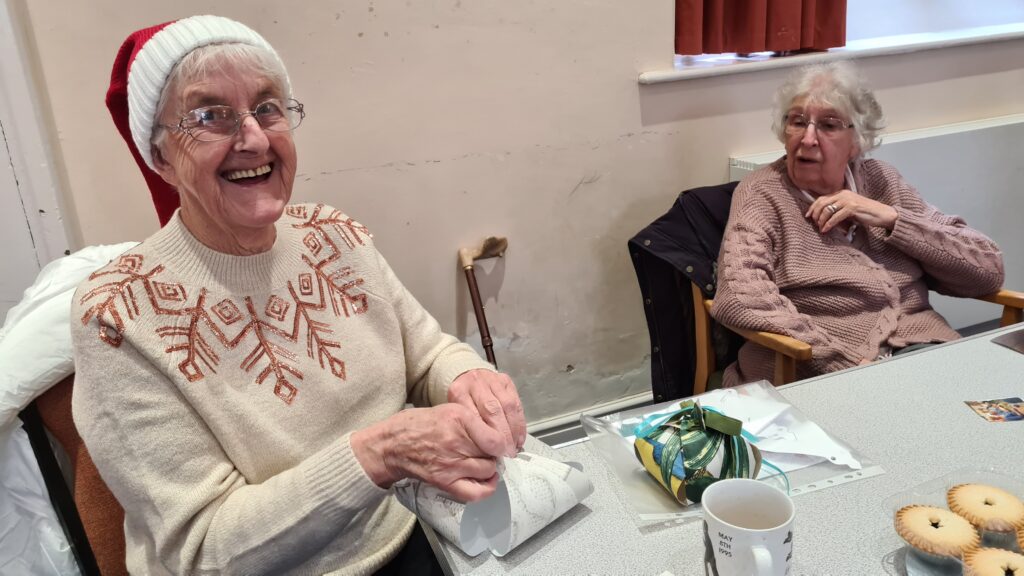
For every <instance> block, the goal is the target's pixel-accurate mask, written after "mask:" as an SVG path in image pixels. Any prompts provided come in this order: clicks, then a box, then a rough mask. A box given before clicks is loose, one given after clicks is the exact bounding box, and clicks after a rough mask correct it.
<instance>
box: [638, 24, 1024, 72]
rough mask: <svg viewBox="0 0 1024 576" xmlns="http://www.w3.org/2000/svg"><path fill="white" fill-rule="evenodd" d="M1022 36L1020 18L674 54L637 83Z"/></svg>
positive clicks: (1023, 36) (1023, 25)
mask: <svg viewBox="0 0 1024 576" xmlns="http://www.w3.org/2000/svg"><path fill="white" fill-rule="evenodd" d="M1019 38H1024V22H1016V23H1013V24H1001V25H999V26H982V27H979V28H966V29H963V30H950V31H945V32H931V33H925V34H906V35H902V36H884V37H880V38H867V39H863V40H851V41H850V42H848V43H847V45H846V46H843V47H841V48H832V49H831V50H829V51H827V52H812V53H807V54H796V55H793V56H772V55H771V54H772V53H771V52H762V53H759V54H753V55H751V56H749V57H745V58H744V57H739V56H737V55H735V54H706V55H702V56H683V57H679V56H677V57H676V58H677V61H676V65H675V67H673V68H671V69H667V70H651V71H649V72H642V73H641V74H640V79H639V81H640V84H661V83H663V82H675V81H677V80H689V79H691V78H707V77H709V76H721V75H724V74H740V73H744V72H758V71H762V70H772V69H775V68H789V67H792V66H802V65H804V64H812V63H817V62H831V61H834V60H848V59H852V58H864V57H868V56H885V55H890V54H905V53H909V52H917V51H920V50H933V49H936V48H951V47H953V46H963V45H968V44H983V43H987V42H1001V41H1005V40H1017V39H1019Z"/></svg>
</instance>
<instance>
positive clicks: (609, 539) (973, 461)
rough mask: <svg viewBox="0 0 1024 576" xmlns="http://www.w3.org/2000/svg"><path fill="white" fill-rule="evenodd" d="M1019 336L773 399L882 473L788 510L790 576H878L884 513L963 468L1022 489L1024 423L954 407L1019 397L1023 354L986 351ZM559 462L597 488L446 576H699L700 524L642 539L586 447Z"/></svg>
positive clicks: (932, 351) (462, 559)
mask: <svg viewBox="0 0 1024 576" xmlns="http://www.w3.org/2000/svg"><path fill="white" fill-rule="evenodd" d="M1019 329H1021V326H1020V325H1018V326H1016V327H1010V328H1005V329H999V330H995V331H992V332H987V333H985V334H980V335H977V336H974V337H972V338H967V339H964V340H959V341H957V342H952V343H948V344H943V345H939V346H934V347H931V348H927V349H925V350H921V351H918V352H914V353H910V354H906V355H903V356H900V357H897V358H894V359H891V360H887V361H884V362H877V363H875V364H873V365H870V366H865V367H858V368H851V369H849V370H844V371H842V372H837V373H834V374H830V375H827V376H821V377H818V378H813V379H809V380H804V381H801V382H797V383H794V384H790V385H787V386H784V387H780V388H779V391H780V392H781V393H782V395H783V396H785V397H786V399H787V400H789V402H791V403H792V404H793V405H795V406H796V407H798V408H799V409H800V410H801V411H802V412H803V413H804V414H806V415H807V416H808V417H809V418H811V419H812V420H814V421H816V422H818V423H819V424H821V425H822V426H824V427H825V428H826V429H827V430H828V431H829V432H832V433H834V434H835V435H836V436H838V437H839V438H841V439H843V440H844V441H845V442H847V443H848V444H850V445H851V446H853V447H854V448H855V449H857V450H858V451H860V452H861V453H862V454H864V455H865V456H866V457H867V458H869V459H870V460H871V461H873V462H874V463H876V464H879V465H881V466H882V467H883V468H884V469H885V470H886V473H885V474H883V475H881V476H877V477H873V478H866V479H863V480H859V481H856V482H852V483H849V484H844V485H842V486H836V487H832V488H829V489H827V490H821V491H817V492H811V493H807V494H801V495H798V496H796V497H795V498H794V503H795V504H796V507H797V517H796V521H795V522H796V523H795V529H794V557H793V574H794V575H801V574H807V575H814V576H822V575H843V574H850V575H858V576H863V575H871V574H881V575H884V574H887V573H888V571H887V568H886V567H885V565H884V562H886V561H887V560H888V561H889V562H891V561H892V556H893V553H894V551H895V550H896V549H897V548H898V547H899V546H898V542H899V540H898V538H895V539H894V534H893V529H892V512H891V510H887V509H886V507H885V504H884V502H885V500H886V499H887V498H890V497H891V496H893V495H894V494H897V493H899V492H902V491H904V490H907V489H908V488H911V487H913V486H916V485H918V484H921V483H924V482H927V481H930V480H933V479H935V478H938V477H942V476H945V475H947V474H950V473H953V472H955V471H957V470H960V469H965V468H967V469H978V468H984V469H988V468H992V469H994V470H996V471H998V472H1000V473H1002V474H1005V475H1007V476H1011V477H1015V478H1018V479H1021V480H1022V481H1024V421H1020V422H999V423H992V422H987V421H985V420H984V419H982V418H981V417H979V416H978V415H977V414H975V413H974V412H973V411H972V410H971V409H970V408H968V407H967V406H966V405H965V404H964V401H965V400H990V399H995V398H1006V397H1014V396H1017V397H1024V354H1019V353H1017V352H1014V351H1012V350H1009V349H1007V348H1004V347H1002V346H999V345H997V344H993V343H991V342H989V341H990V340H991V339H992V338H993V337H995V336H998V335H999V334H1002V333H1004V332H1007V331H1012V330H1019ZM557 457H558V458H560V459H562V460H565V461H578V462H581V463H582V464H583V465H584V470H585V471H586V472H587V473H588V474H589V475H590V477H591V479H592V480H593V482H594V485H595V490H594V493H593V494H592V495H591V496H589V497H588V498H587V499H586V500H584V502H583V503H582V504H581V505H579V506H577V507H576V508H574V509H573V510H570V511H569V512H568V513H566V514H565V515H564V516H563V517H562V518H559V519H558V520H556V521H555V522H554V523H552V524H551V525H550V526H548V527H547V528H546V529H544V530H543V531H541V532H540V533H539V534H537V535H535V536H534V537H533V538H531V539H530V540H528V541H527V542H525V543H523V544H522V545H521V546H520V547H519V548H517V549H515V550H513V551H512V552H511V553H509V554H508V555H507V556H505V557H504V558H496V557H494V556H493V555H491V554H489V553H484V554H481V555H480V556H478V557H476V558H469V557H467V556H465V555H464V554H462V553H461V552H460V551H459V550H458V549H457V548H455V547H454V546H451V545H448V544H443V545H442V547H443V557H441V558H440V560H441V563H442V566H444V567H445V568H446V569H451V570H452V572H453V573H456V574H650V575H652V576H653V575H660V574H663V573H665V572H670V573H672V574H675V575H689V574H704V571H703V564H702V560H703V540H702V537H701V534H700V522H699V521H689V522H687V523H684V524H675V525H672V526H668V527H666V526H664V525H656V526H646V527H643V528H640V527H638V523H637V522H635V521H634V520H633V517H634V515H633V512H632V510H631V509H630V508H629V506H628V504H627V503H626V502H625V501H624V500H623V499H622V496H621V491H620V490H621V489H620V485H619V484H618V480H617V478H615V477H614V476H613V475H612V473H611V472H610V471H609V470H607V468H606V467H605V465H604V463H603V460H601V457H600V456H598V455H597V454H596V453H595V452H594V451H593V449H592V448H591V446H590V443H589V442H582V443H578V444H573V445H570V446H566V447H564V448H561V449H559V450H558V451H557ZM887 555H888V559H886V556H887ZM446 563H447V566H445V564H446ZM889 570H891V567H890V568H889Z"/></svg>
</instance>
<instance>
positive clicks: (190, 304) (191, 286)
mask: <svg viewBox="0 0 1024 576" xmlns="http://www.w3.org/2000/svg"><path fill="white" fill-rule="evenodd" d="M108 106H109V108H110V110H111V113H112V115H113V116H114V120H115V123H116V124H117V125H118V127H119V129H120V130H121V133H122V135H123V136H124V137H125V139H126V140H127V141H128V145H129V148H130V149H131V151H132V153H133V155H134V156H135V157H136V160H137V162H138V163H139V166H140V167H141V168H142V170H143V172H144V174H145V175H146V179H147V182H148V183H149V184H150V187H151V189H152V193H153V195H154V199H155V200H156V201H157V204H158V207H161V208H164V209H167V208H168V207H169V206H172V205H173V204H174V203H175V202H177V201H178V200H179V199H180V209H179V210H177V211H174V212H170V211H165V212H164V215H165V216H169V221H167V222H166V224H165V225H164V226H163V228H162V229H161V230H159V231H158V232H156V233H155V234H153V235H152V236H151V237H149V238H148V239H147V240H145V241H144V242H142V243H141V244H140V245H138V246H137V247H136V248H133V249H132V250H131V251H130V252H128V253H125V254H124V255H122V256H120V257H119V258H117V259H115V260H114V261H113V262H111V263H110V264H109V265H107V266H106V267H105V268H102V269H100V270H99V271H97V272H95V273H94V274H92V275H91V277H90V278H89V279H88V280H87V281H86V282H85V283H83V285H82V286H80V287H79V290H78V292H77V293H76V295H75V303H74V310H73V314H74V316H73V317H74V318H75V319H76V320H77V321H73V322H72V325H73V326H77V327H76V328H75V329H74V334H73V342H74V347H75V362H76V369H77V375H76V383H75V390H74V399H73V409H74V418H75V423H76V425H77V427H78V429H79V431H80V433H81V436H82V438H83V439H84V441H85V443H86V445H87V447H88V450H89V453H90V454H91V455H92V457H93V459H94V460H95V463H96V466H97V468H98V469H99V471H100V473H101V474H102V477H103V479H104V480H105V481H106V483H107V484H108V485H109V487H110V489H111V491H112V492H113V494H114V495H115V496H116V497H117V499H118V500H119V502H120V503H121V505H122V506H123V507H124V510H125V539H126V543H127V558H126V562H127V567H128V569H129V571H131V572H132V573H134V574H165V573H174V574H196V573H204V574H206V573H230V574H263V573H266V574H285V573H301V574H322V573H328V572H334V571H344V572H346V573H349V572H351V573H360V574H368V573H373V572H375V571H383V572H384V573H406V572H407V571H408V570H410V568H409V566H412V567H413V568H416V569H422V568H425V567H429V566H430V562H431V560H432V557H431V556H430V550H429V547H427V546H425V545H424V544H425V540H423V539H422V532H419V536H418V538H420V540H419V541H418V542H417V543H416V547H417V548H416V549H417V550H419V551H420V552H421V553H423V554H425V556H427V557H426V558H423V557H421V558H415V557H411V558H410V557H409V556H404V554H414V552H409V550H410V549H411V548H412V547H413V545H412V544H409V545H408V546H407V545H406V543H407V542H408V541H409V540H410V534H412V533H413V532H414V526H415V518H414V517H413V516H412V514H410V513H409V512H408V511H406V510H405V509H404V508H402V507H401V505H399V504H397V503H396V500H395V499H394V498H393V496H392V495H391V492H390V491H389V490H388V488H389V486H391V485H392V484H393V483H394V482H396V481H398V480H400V479H403V478H418V479H422V480H424V481H426V482H428V483H431V484H433V485H436V486H438V487H441V488H443V489H445V490H447V491H448V492H449V493H450V494H452V495H453V496H455V497H456V498H459V499H463V500H478V499H481V498H484V497H486V496H487V495H489V494H491V493H492V492H493V491H494V490H495V487H496V481H497V475H496V464H497V458H499V457H501V456H503V455H511V454H514V453H515V452H516V451H517V450H519V449H520V448H521V447H522V444H523V441H524V439H525V434H526V430H525V421H524V418H523V412H522V407H521V404H520V401H519V397H518V394H517V393H516V390H515V387H514V385H513V384H512V381H511V380H510V379H509V378H508V377H507V376H504V375H501V374H498V373H496V372H494V371H493V368H491V367H490V365H489V364H487V363H486V362H484V361H483V360H481V359H480V357H479V356H478V355H477V354H476V353H475V352H473V350H472V349H471V348H469V347H468V346H466V345H465V344H462V343H460V342H458V341H457V340H456V339H455V338H453V337H452V336H449V335H446V334H444V333H442V331H441V329H440V327H439V325H438V323H437V322H436V321H435V320H434V319H433V318H432V317H431V316H430V315H429V314H428V313H427V311H426V310H424V309H423V307H422V306H420V305H419V303H417V301H416V300H415V299H414V298H413V296H412V295H411V294H410V293H409V292H408V291H407V290H406V289H405V288H404V287H403V286H402V284H401V283H400V282H399V281H398V279H397V278H396V277H395V274H394V273H393V272H392V270H391V268H389V267H388V264H387V262H385V260H384V258H383V257H381V255H380V253H378V252H377V250H376V248H374V244H373V240H372V238H371V236H370V234H369V232H368V231H367V229H366V228H365V227H364V226H362V225H360V224H359V223H358V222H356V221H355V220H353V219H352V218H350V217H349V216H346V215H345V214H342V213H341V212H339V211H338V210H336V209H334V208H330V207H327V206H323V205H288V200H289V198H290V196H291V193H292V184H293V181H294V178H295V169H296V161H297V153H296V149H295V144H294V141H293V139H292V130H293V129H294V128H296V127H297V126H298V125H299V122H300V121H301V119H302V117H303V116H304V110H303V106H302V104H300V103H299V102H298V101H296V100H294V99H293V98H292V92H291V86H290V83H289V79H288V75H287V73H286V71H285V68H284V66H283V65H282V63H281V61H280V60H279V58H278V56H277V54H276V52H275V51H274V50H273V48H272V47H271V46H270V45H269V44H268V43H267V42H266V41H265V40H264V39H263V38H262V37H261V36H259V35H258V34H257V33H256V32H254V31H252V30H251V29H249V28H247V27H246V26H244V25H242V24H239V23H238V22H235V21H232V20H228V19H225V18H219V17H214V16H197V17H191V18H186V19H183V20H179V21H176V22H173V23H169V24H165V25H161V26H156V27H153V28H148V29H146V30H140V31H138V32H136V33H134V34H132V35H131V36H130V37H129V38H128V40H127V41H126V42H125V44H124V45H123V46H122V48H121V51H120V52H119V54H118V58H117V61H116V62H115V66H114V72H113V75H112V82H111V87H110V91H109V93H108ZM167 185H169V187H172V188H173V190H170V189H169V188H168V186H167ZM175 191H176V196H174V195H173V194H175ZM167 194H172V195H171V196H168V195H167ZM406 402H412V403H414V404H415V405H416V406H422V407H424V408H414V409H408V410H404V409H403V408H404V407H405V404H406ZM417 530H418V529H417ZM402 563H404V564H402Z"/></svg>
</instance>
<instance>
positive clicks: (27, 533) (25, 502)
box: [0, 426, 79, 576]
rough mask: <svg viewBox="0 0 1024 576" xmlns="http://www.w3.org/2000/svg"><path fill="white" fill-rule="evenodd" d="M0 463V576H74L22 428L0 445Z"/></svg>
mask: <svg viewBox="0 0 1024 576" xmlns="http://www.w3.org/2000/svg"><path fill="white" fill-rule="evenodd" d="M0 462H2V463H3V465H2V466H0V574H37V575H47V576H77V575H78V574H79V570H78V565H77V564H76V563H75V558H74V555H73V554H72V552H71V547H70V546H69V545H68V541H67V539H66V538H65V537H64V531H63V529H62V528H61V525H60V522H59V521H58V520H57V515H56V513H55V512H54V510H53V507H52V506H51V505H50V497H49V493H48V492H47V491H46V486H45V485H44V484H43V477H42V474H41V473H40V472H39V465H38V464H36V459H35V454H34V453H33V452H32V447H31V445H30V444H29V441H28V435H27V434H25V431H24V430H22V429H21V427H20V426H19V427H17V428H15V429H14V430H11V432H10V433H9V434H7V435H5V436H4V437H3V438H2V439H0Z"/></svg>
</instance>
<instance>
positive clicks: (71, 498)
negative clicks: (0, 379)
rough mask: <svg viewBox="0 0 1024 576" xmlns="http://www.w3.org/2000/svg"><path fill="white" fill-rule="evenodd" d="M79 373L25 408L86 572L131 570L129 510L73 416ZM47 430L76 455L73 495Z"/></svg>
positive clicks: (106, 575)
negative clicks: (98, 464) (127, 530)
mask: <svg viewBox="0 0 1024 576" xmlns="http://www.w3.org/2000/svg"><path fill="white" fill-rule="evenodd" d="M73 386H74V375H72V376H68V377H67V378H65V379H64V380H62V381H61V382H59V383H58V384H56V385H55V386H53V387H52V388H50V389H49V390H47V391H46V392H45V393H43V395H42V396H40V397H39V398H37V399H36V400H35V401H34V402H32V404H30V405H29V406H28V407H27V408H26V409H25V410H23V411H22V412H21V420H22V422H23V423H24V426H25V431H26V432H27V434H28V437H29V441H30V442H31V444H32V450H33V452H34V453H35V455H36V460H37V461H38V462H39V469H40V471H41V472H42V474H43V481H44V482H45V484H46V489H47V490H48V491H49V493H50V501H51V502H52V503H53V507H54V509H55V510H56V512H57V517H58V519H59V520H60V522H61V525H62V526H63V527H64V533H65V535H66V536H67V538H68V542H69V543H70V544H71V549H72V552H73V553H74V555H75V558H76V560H78V565H79V569H80V570H81V572H82V574H83V575H85V576H92V575H95V574H103V575H104V576H110V575H114V576H119V575H122V574H128V569H127V567H126V566H125V542H124V510H123V509H122V508H121V505H120V504H119V503H118V502H117V500H116V499H115V498H114V495H113V494H111V493H110V489H108V488H107V485H106V484H105V483H104V482H103V479H102V478H100V475H99V472H98V471H97V470H96V465H95V464H93V461H92V458H91V457H90V456H89V452H88V451H87V450H86V449H85V444H83V443H82V438H81V437H80V436H79V435H78V430H77V429H75V424H74V421H73V420H72V418H71V391H72V388H73ZM47 432H49V434H50V435H52V436H53V438H54V439H55V440H56V441H57V442H58V443H59V444H60V445H61V447H62V448H63V449H64V451H65V452H66V453H67V455H68V457H69V459H70V460H71V469H72V473H73V475H74V481H73V491H74V492H73V494H72V491H71V489H69V487H68V484H67V482H66V481H65V479H64V475H63V474H62V473H61V470H60V466H59V464H58V463H57V459H56V457H55V455H54V452H53V448H52V446H51V444H50V439H49V437H48V434H47Z"/></svg>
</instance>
